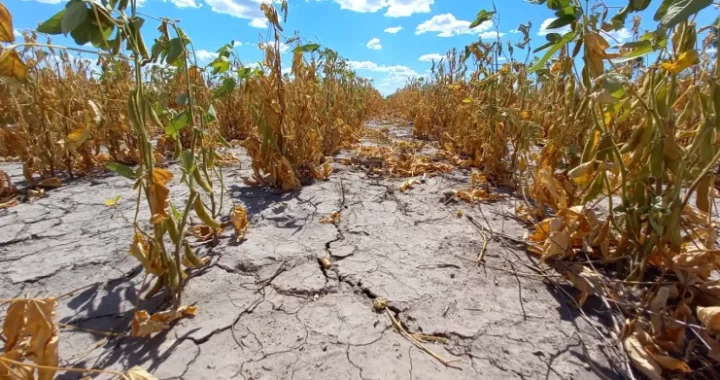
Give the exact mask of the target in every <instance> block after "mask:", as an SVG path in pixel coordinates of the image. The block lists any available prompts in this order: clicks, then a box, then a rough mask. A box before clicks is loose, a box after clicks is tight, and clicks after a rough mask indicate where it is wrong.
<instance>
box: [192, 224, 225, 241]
mask: <svg viewBox="0 0 720 380" xmlns="http://www.w3.org/2000/svg"><path fill="white" fill-rule="evenodd" d="M221 232H222V230H221V229H213V228H212V227H210V226H207V225H205V224H200V225H197V226H194V227H193V228H192V235H193V236H195V237H196V238H197V239H198V240H199V241H210V240H213V239H215V237H216V236H218V235H219V234H220V233H221Z"/></svg>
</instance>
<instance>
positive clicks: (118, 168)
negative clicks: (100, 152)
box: [105, 162, 137, 180]
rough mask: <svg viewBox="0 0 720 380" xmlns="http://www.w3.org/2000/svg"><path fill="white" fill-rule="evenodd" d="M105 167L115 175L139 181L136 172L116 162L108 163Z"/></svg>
mask: <svg viewBox="0 0 720 380" xmlns="http://www.w3.org/2000/svg"><path fill="white" fill-rule="evenodd" d="M105 167H106V168H107V169H108V170H110V171H112V172H114V173H117V174H120V175H121V176H123V177H125V178H127V179H132V180H136V179H137V176H136V175H135V171H134V170H133V169H132V168H131V167H129V166H125V165H123V164H118V163H116V162H106V163H105Z"/></svg>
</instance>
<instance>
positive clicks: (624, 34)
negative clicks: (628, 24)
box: [607, 28, 632, 43]
mask: <svg viewBox="0 0 720 380" xmlns="http://www.w3.org/2000/svg"><path fill="white" fill-rule="evenodd" d="M607 34H608V36H609V37H610V38H609V39H608V42H610V43H613V42H618V43H623V42H625V41H627V40H629V39H630V37H632V33H630V31H629V30H627V28H622V29H620V30H613V31H611V32H608V33H607Z"/></svg>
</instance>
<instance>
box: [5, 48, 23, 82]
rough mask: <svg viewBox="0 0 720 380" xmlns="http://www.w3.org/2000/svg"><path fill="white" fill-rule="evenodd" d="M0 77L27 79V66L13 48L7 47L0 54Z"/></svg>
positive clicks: (18, 79)
mask: <svg viewBox="0 0 720 380" xmlns="http://www.w3.org/2000/svg"><path fill="white" fill-rule="evenodd" d="M0 77H5V78H11V79H14V80H17V81H20V82H24V81H25V80H27V67H26V66H25V64H24V63H23V61H22V59H20V56H19V55H18V53H17V52H16V51H15V50H13V49H7V50H5V52H4V53H3V54H2V55H0Z"/></svg>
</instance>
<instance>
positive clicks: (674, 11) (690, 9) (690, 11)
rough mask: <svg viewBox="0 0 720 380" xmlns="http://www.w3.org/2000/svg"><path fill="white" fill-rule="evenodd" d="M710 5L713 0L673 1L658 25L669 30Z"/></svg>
mask: <svg viewBox="0 0 720 380" xmlns="http://www.w3.org/2000/svg"><path fill="white" fill-rule="evenodd" d="M712 3H713V0H675V1H673V2H672V4H670V6H669V7H668V9H667V13H665V15H664V16H662V19H661V20H660V24H661V25H662V26H663V27H665V28H668V29H670V28H672V27H673V26H675V25H677V24H679V23H680V22H682V21H685V20H687V19H688V18H690V16H692V15H694V14H695V13H698V12H700V11H701V10H703V9H704V8H706V7H709V6H710V5H712ZM663 5H664V3H663ZM658 11H659V10H658ZM656 16H657V15H656Z"/></svg>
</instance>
